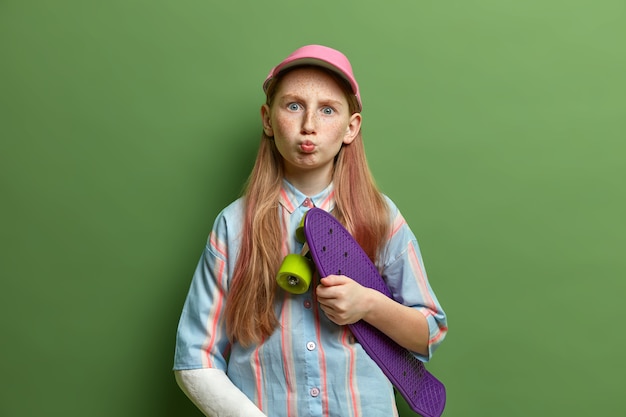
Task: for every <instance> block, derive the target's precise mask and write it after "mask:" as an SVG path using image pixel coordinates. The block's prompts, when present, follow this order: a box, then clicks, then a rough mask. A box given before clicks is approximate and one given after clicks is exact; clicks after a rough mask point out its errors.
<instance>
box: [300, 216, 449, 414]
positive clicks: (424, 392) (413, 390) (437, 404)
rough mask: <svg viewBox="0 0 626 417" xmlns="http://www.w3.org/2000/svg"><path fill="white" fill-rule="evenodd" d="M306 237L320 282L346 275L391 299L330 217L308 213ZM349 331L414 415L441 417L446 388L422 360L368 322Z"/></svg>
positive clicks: (356, 247)
mask: <svg viewBox="0 0 626 417" xmlns="http://www.w3.org/2000/svg"><path fill="white" fill-rule="evenodd" d="M304 235H305V237H306V242H307V244H308V246H309V250H310V253H311V257H312V258H313V262H314V263H315V265H316V267H317V271H318V273H319V275H320V277H326V276H328V275H346V276H348V277H350V278H352V279H354V280H356V281H357V282H358V283H359V284H361V285H363V286H365V287H369V288H373V289H375V290H377V291H379V292H381V293H383V294H385V295H386V296H387V297H390V298H391V292H390V291H389V289H388V288H387V286H386V284H385V282H384V281H383V279H382V277H381V276H380V274H379V273H378V270H377V269H376V266H375V265H374V264H373V263H372V262H371V261H370V259H369V258H368V256H367V255H366V254H365V252H364V251H363V249H362V248H361V246H359V244H358V243H357V242H356V241H355V240H354V239H353V238H352V235H350V233H349V232H348V231H347V230H346V229H345V228H344V227H343V225H342V224H341V223H339V222H338V221H337V219H335V218H334V217H333V216H332V215H331V214H329V213H327V212H325V211H324V210H321V209H319V208H312V209H311V210H309V211H308V212H307V214H306V216H305V218H304ZM350 330H351V331H352V333H353V334H354V336H355V337H356V338H357V340H358V341H359V343H360V344H361V345H362V346H363V349H365V351H366V352H367V354H368V355H369V356H370V357H371V358H372V359H373V360H374V362H376V364H378V366H379V367H380V369H382V371H383V372H384V373H385V375H386V376H387V378H389V380H390V381H391V383H392V384H393V385H394V386H395V387H396V389H397V390H398V391H399V392H400V394H402V396H403V397H404V399H405V400H406V402H407V404H409V406H410V407H411V409H412V410H413V411H415V412H417V413H419V414H421V415H422V416H423V417H439V416H441V413H443V409H444V407H445V403H446V390H445V387H444V385H443V384H442V383H441V382H440V381H438V380H437V379H436V378H435V377H434V376H433V375H432V374H430V373H429V372H428V371H427V370H426V368H425V367H424V364H423V363H422V362H421V361H420V360H419V359H417V358H415V356H413V355H412V354H411V352H409V351H408V350H406V349H404V348H403V347H401V346H400V345H398V344H397V343H395V342H394V341H393V340H391V339H390V338H389V337H387V336H386V335H385V334H384V333H382V332H381V331H379V330H378V329H376V328H375V327H373V326H371V325H370V324H368V323H366V322H364V321H363V320H361V321H359V322H357V323H354V324H351V325H350Z"/></svg>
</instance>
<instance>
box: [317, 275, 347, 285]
mask: <svg viewBox="0 0 626 417" xmlns="http://www.w3.org/2000/svg"><path fill="white" fill-rule="evenodd" d="M342 282H343V279H342V277H341V276H339V275H328V276H327V277H324V278H322V279H320V284H322V285H323V286H325V287H333V286H335V285H340V284H341V283H342Z"/></svg>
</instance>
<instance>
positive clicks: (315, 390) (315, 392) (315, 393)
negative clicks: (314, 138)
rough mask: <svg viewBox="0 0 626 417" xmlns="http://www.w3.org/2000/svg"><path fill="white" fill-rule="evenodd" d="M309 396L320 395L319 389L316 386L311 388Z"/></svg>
mask: <svg viewBox="0 0 626 417" xmlns="http://www.w3.org/2000/svg"><path fill="white" fill-rule="evenodd" d="M310 393H311V397H317V396H318V395H320V390H319V389H318V388H311V391H310Z"/></svg>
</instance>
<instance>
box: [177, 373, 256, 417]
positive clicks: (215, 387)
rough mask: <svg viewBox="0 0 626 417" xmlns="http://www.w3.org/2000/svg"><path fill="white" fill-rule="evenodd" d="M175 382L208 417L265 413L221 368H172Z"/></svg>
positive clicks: (250, 415)
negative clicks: (180, 369)
mask: <svg viewBox="0 0 626 417" xmlns="http://www.w3.org/2000/svg"><path fill="white" fill-rule="evenodd" d="M174 374H175V375H176V382H178V386H179V387H180V388H181V389H182V390H183V392H184V393H185V394H186V395H187V397H189V399H190V400H191V401H192V402H193V403H194V404H195V405H196V407H198V409H200V411H202V413H204V415H205V416H208V417H266V416H265V414H263V412H261V410H259V409H258V408H257V406H256V405H255V404H254V403H253V402H252V401H250V399H249V398H248V397H246V395H245V394H244V393H243V392H241V390H239V388H237V387H236V386H235V385H234V384H233V383H232V381H231V380H230V379H229V378H228V376H227V375H226V373H225V372H224V371H222V370H220V369H214V368H207V369H190V370H185V371H174Z"/></svg>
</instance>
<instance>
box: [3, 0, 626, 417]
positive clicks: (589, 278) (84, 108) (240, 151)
mask: <svg viewBox="0 0 626 417" xmlns="http://www.w3.org/2000/svg"><path fill="white" fill-rule="evenodd" d="M625 28H626V4H625V2H624V1H623V0H595V1H580V0H570V1H557V0H527V1H511V0H491V1H489V0H480V1H467V0H463V1H460V0H457V1H423V0H407V1H397V0H393V1H386V2H381V1H363V0H361V1H356V0H354V1H348V0H337V1H334V2H303V1H283V0H279V1H272V2H263V1H253V0H249V1H232V2H223V1H219V2H215V1H193V0H178V1H164V0H151V1H147V0H108V1H100V2H89V1H78V0H57V1H54V2H52V1H42V0H31V1H18V0H0V138H1V141H0V186H1V194H0V199H1V200H0V201H1V204H0V210H1V216H0V233H1V242H2V246H1V248H0V257H1V258H0V278H1V281H0V282H1V289H0V309H1V310H0V331H1V342H0V377H1V379H2V389H0V415H1V416H6V417H31V416H91V417H99V416H107V417H110V416H116V417H121V416H129V417H130V416H160V417H165V416H199V415H200V414H199V413H198V412H197V411H196V410H195V409H194V407H193V405H191V403H190V402H189V401H188V400H187V399H186V397H184V395H183V394H182V392H180V391H179V390H178V388H177V386H176V384H175V382H174V379H173V375H172V372H171V365H172V357H173V348H174V336H175V331H176V324H177V321H178V316H179V314H180V310H181V308H182V303H183V301H184V297H185V294H186V291H187V288H188V285H189V282H190V279H191V275H192V273H193V270H194V268H195V264H196V262H197V259H198V257H199V255H200V252H201V249H202V247H203V245H204V242H205V239H206V237H207V234H208V232H209V229H210V226H211V225H212V222H213V219H214V217H215V215H216V214H217V213H218V211H219V210H220V209H221V208H222V207H224V206H225V205H226V204H228V203H229V202H230V201H232V200H233V199H234V198H236V197H237V196H238V195H239V192H240V189H241V185H242V183H243V181H244V179H245V177H246V176H247V174H248V172H249V170H250V168H251V163H252V160H253V157H254V154H255V151H256V147H257V143H258V139H259V136H260V132H261V126H260V120H259V107H260V105H261V103H262V101H263V94H262V91H261V87H260V86H261V83H262V81H263V79H264V77H265V75H266V74H267V71H268V70H269V68H270V67H271V66H273V65H274V64H276V63H277V62H278V61H279V60H280V59H282V58H283V57H284V56H286V55H287V54H288V53H289V52H291V51H292V50H293V49H295V48H296V47H298V46H301V45H303V44H306V43H322V44H327V45H329V46H333V47H336V48H338V49H341V50H342V51H344V52H345V53H346V54H347V55H348V56H349V57H350V59H351V60H352V63H353V65H354V67H355V73H356V76H357V78H358V80H359V82H360V84H361V87H362V95H363V100H364V105H365V111H364V112H363V116H364V138H365V141H366V148H367V151H368V157H369V161H370V164H371V168H372V170H373V171H374V174H375V176H376V178H377V180H378V183H379V185H380V187H381V189H382V190H383V191H384V192H385V193H386V194H388V195H389V196H391V197H392V198H393V199H394V200H395V201H396V203H397V204H398V206H399V207H400V209H401V210H402V211H403V213H404V215H405V217H406V218H407V219H408V221H409V223H410V224H411V226H412V228H413V229H414V231H415V233H416V234H417V236H418V239H419V240H420V244H421V247H422V252H423V255H424V259H425V262H426V267H427V270H428V272H429V276H430V279H431V282H432V285H433V286H434V288H435V290H436V292H437V294H438V296H439V298H440V300H441V301H442V303H443V305H444V307H445V308H446V311H447V313H448V315H449V325H450V333H449V336H448V338H447V339H446V341H445V343H444V344H443V345H442V346H441V348H440V350H439V351H438V352H437V354H436V355H435V357H434V358H433V360H432V362H431V363H430V364H429V365H428V367H429V369H430V370H431V371H433V372H434V373H435V374H436V375H437V376H438V377H439V378H440V379H441V380H442V381H443V382H444V383H445V384H446V386H447V389H448V404H447V408H446V411H445V413H444V416H446V417H456V416H463V417H468V416H507V417H510V416H556V415H568V416H589V415H602V416H623V415H624V413H625V412H626V411H625V410H626V405H625V403H624V389H625V387H626V380H625V379H626V378H625V376H624V370H625V369H626V361H625V360H624V349H625V348H626V344H625V342H624V336H623V330H620V329H622V328H623V323H622V322H623V319H624V318H625V317H626V308H625V307H624V301H623V298H624V295H625V294H626V284H625V283H624V270H625V266H626V262H625V259H626V256H624V249H625V248H626V239H625V237H624V236H625V232H626V230H625V229H626V228H625V221H624V214H625V213H626V207H625V206H626V199H625V195H624V179H625V178H626V172H625V171H626V170H625V165H626V164H625V161H624V160H625V152H626V145H625V144H624V143H625V139H626V134H625V133H626V122H625V120H626V103H625V101H626V82H625V78H624V77H625V74H626V55H625V54H626V53H625V51H626V30H625ZM400 407H401V408H402V415H403V416H410V415H413V414H412V413H410V412H409V411H408V410H407V409H406V407H405V405H403V404H401V405H400Z"/></svg>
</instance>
